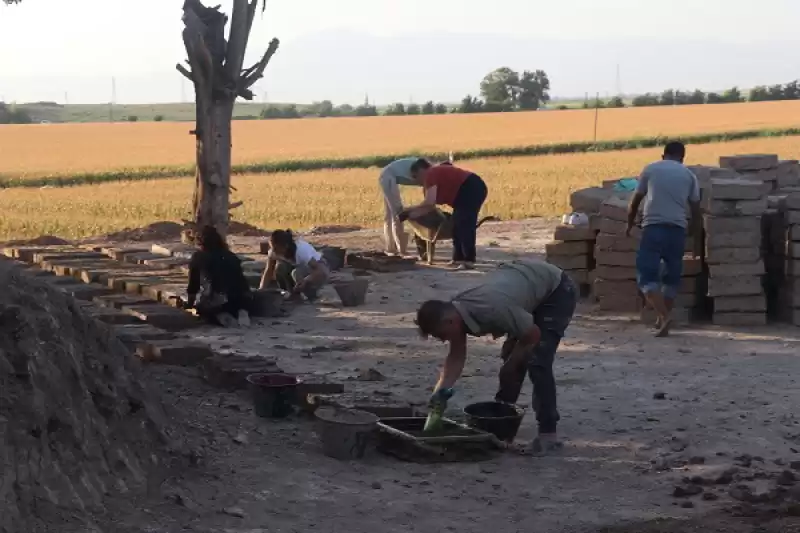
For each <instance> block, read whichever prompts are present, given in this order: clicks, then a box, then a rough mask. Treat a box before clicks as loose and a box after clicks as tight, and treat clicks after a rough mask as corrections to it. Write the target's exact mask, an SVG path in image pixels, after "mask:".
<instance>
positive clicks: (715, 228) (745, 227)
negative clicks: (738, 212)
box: [703, 215, 761, 237]
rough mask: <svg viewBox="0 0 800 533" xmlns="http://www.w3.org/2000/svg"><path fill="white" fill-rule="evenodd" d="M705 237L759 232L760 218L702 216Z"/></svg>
mask: <svg viewBox="0 0 800 533" xmlns="http://www.w3.org/2000/svg"><path fill="white" fill-rule="evenodd" d="M703 228H704V229H705V230H706V237H707V236H708V235H710V234H714V233H738V232H758V231H761V217H759V216H753V217H717V216H711V215H704V216H703Z"/></svg>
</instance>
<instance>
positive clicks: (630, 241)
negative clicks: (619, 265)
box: [595, 228, 639, 252]
mask: <svg viewBox="0 0 800 533" xmlns="http://www.w3.org/2000/svg"><path fill="white" fill-rule="evenodd" d="M637 229H638V228H637ZM623 231H624V230H623ZM595 248H596V249H597V251H598V252H599V251H609V252H635V251H637V250H638V249H639V239H634V238H633V237H625V235H624V234H623V235H612V234H608V233H598V234H597V240H596V241H595Z"/></svg>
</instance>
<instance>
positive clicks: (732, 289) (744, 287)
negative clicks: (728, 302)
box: [708, 276, 763, 298]
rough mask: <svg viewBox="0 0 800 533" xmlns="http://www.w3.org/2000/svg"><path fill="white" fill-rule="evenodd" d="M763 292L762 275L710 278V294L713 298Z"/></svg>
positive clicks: (751, 294)
mask: <svg viewBox="0 0 800 533" xmlns="http://www.w3.org/2000/svg"><path fill="white" fill-rule="evenodd" d="M762 293H763V289H762V287H761V277H760V276H741V277H735V278H733V277H724V278H711V279H709V280H708V295H709V296H710V297H712V298H718V297H721V296H755V295H759V294H762Z"/></svg>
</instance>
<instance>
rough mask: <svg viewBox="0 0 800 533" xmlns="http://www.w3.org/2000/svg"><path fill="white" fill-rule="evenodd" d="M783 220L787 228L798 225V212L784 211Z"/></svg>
mask: <svg viewBox="0 0 800 533" xmlns="http://www.w3.org/2000/svg"><path fill="white" fill-rule="evenodd" d="M785 220H786V224H788V225H789V226H797V225H800V210H792V211H786V218H785Z"/></svg>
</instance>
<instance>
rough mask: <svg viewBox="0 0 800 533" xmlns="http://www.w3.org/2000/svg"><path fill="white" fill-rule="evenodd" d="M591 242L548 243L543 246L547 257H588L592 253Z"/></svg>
mask: <svg viewBox="0 0 800 533" xmlns="http://www.w3.org/2000/svg"><path fill="white" fill-rule="evenodd" d="M593 244H594V243H593V241H572V242H557V241H556V242H549V243H547V244H545V245H544V250H545V253H546V254H547V256H548V257H552V256H556V255H588V254H591V253H592V245H593Z"/></svg>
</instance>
